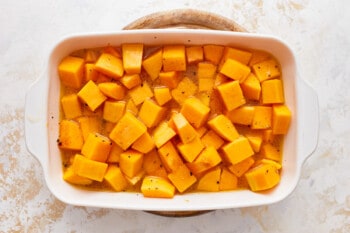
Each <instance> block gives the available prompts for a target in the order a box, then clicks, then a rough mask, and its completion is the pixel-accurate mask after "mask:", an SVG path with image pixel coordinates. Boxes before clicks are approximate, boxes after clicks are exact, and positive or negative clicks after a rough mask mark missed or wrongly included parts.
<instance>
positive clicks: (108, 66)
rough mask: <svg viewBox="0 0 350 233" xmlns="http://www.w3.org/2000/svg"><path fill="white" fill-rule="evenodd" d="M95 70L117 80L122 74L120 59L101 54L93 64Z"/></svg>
mask: <svg viewBox="0 0 350 233" xmlns="http://www.w3.org/2000/svg"><path fill="white" fill-rule="evenodd" d="M95 68H96V70H98V71H99V72H101V73H102V74H105V75H107V76H109V77H112V78H115V79H119V78H120V77H122V76H123V74H124V67H123V61H122V59H120V58H118V57H116V56H114V55H112V54H110V53H102V54H101V55H100V57H99V58H98V60H97V61H96V63H95Z"/></svg>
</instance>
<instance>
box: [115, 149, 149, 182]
mask: <svg viewBox="0 0 350 233" xmlns="http://www.w3.org/2000/svg"><path fill="white" fill-rule="evenodd" d="M142 163H143V154H142V153H140V152H138V151H135V150H127V151H125V152H123V153H121V154H120V158H119V166H120V169H121V170H122V172H123V174H125V175H126V176H128V177H130V178H132V177H134V176H135V175H136V174H137V173H139V172H140V171H141V170H142Z"/></svg>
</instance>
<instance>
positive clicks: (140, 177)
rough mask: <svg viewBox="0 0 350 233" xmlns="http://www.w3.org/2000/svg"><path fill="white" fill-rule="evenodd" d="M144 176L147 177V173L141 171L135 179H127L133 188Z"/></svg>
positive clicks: (126, 177)
mask: <svg viewBox="0 0 350 233" xmlns="http://www.w3.org/2000/svg"><path fill="white" fill-rule="evenodd" d="M144 176H145V171H144V170H141V171H140V172H139V173H137V174H136V175H135V176H133V177H128V176H125V179H126V180H127V181H128V182H129V184H131V185H132V186H135V185H136V184H137V183H138V182H139V181H140V180H142V178H143V177H144Z"/></svg>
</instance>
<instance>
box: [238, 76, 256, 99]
mask: <svg viewBox="0 0 350 233" xmlns="http://www.w3.org/2000/svg"><path fill="white" fill-rule="evenodd" d="M241 88H242V91H243V95H244V97H245V98H246V99H250V100H260V94H261V85H260V81H259V79H258V78H257V77H256V76H255V75H254V74H253V73H250V74H249V75H248V77H247V78H246V79H245V80H244V81H243V82H242V83H241Z"/></svg>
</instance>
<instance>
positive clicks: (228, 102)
mask: <svg viewBox="0 0 350 233" xmlns="http://www.w3.org/2000/svg"><path fill="white" fill-rule="evenodd" d="M217 90H218V92H219V94H220V97H221V99H222V102H223V103H224V106H225V108H226V110H227V111H231V110H233V109H235V108H238V107H239V106H241V105H243V104H245V103H246V100H245V98H244V95H243V92H242V89H241V86H240V85H239V82H238V81H231V82H228V83H224V84H221V85H220V86H218V87H217Z"/></svg>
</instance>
